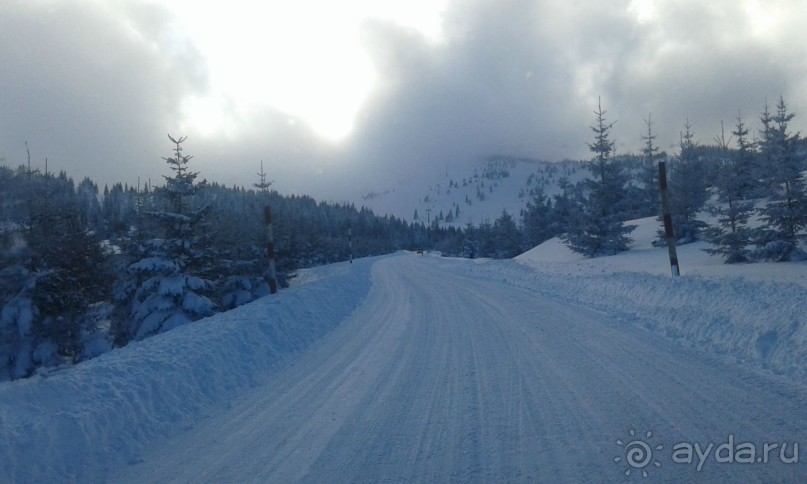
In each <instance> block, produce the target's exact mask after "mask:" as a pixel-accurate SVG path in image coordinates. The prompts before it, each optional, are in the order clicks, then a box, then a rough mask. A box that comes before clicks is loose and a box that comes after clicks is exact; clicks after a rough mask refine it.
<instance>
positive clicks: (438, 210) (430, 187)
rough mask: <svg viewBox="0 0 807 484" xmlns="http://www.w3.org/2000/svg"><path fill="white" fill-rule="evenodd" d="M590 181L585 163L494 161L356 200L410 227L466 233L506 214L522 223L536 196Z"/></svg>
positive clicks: (426, 176) (450, 170) (452, 169)
mask: <svg viewBox="0 0 807 484" xmlns="http://www.w3.org/2000/svg"><path fill="white" fill-rule="evenodd" d="M586 175H587V170H586V169H585V168H584V167H583V166H582V165H581V164H580V163H579V162H573V161H564V162H558V163H550V162H545V161H538V160H532V159H525V158H513V157H506V156H493V157H490V158H488V159H487V160H485V161H482V162H479V163H478V164H477V165H476V166H474V167H472V168H469V167H468V166H467V165H463V166H461V167H446V168H445V169H444V170H441V169H439V168H437V167H435V170H434V172H432V173H423V174H420V175H418V176H417V177H413V178H410V179H408V180H406V181H403V182H401V183H400V184H398V185H397V186H394V187H387V188H384V189H380V190H378V191H374V192H372V193H366V194H364V195H363V196H362V197H361V198H360V199H357V200H354V202H355V203H356V205H357V206H362V205H363V206H366V207H367V208H369V209H371V210H373V212H375V213H377V214H391V215H395V216H396V217H399V218H403V219H405V220H407V221H410V222H411V221H414V220H415V212H417V220H418V221H420V222H423V223H429V222H430V221H433V220H435V219H437V220H438V221H439V223H440V225H441V226H446V225H452V226H455V227H463V226H465V225H466V224H467V223H472V224H474V225H478V224H480V223H482V222H484V221H486V220H487V221H490V222H493V221H494V220H495V219H496V218H498V217H499V216H500V215H501V213H502V211H503V210H506V211H507V212H508V213H510V214H512V215H514V216H515V217H516V218H518V216H519V214H520V212H521V209H523V208H524V207H525V206H526V205H527V203H528V202H529V201H530V199H531V198H532V197H531V195H532V194H533V193H534V192H535V191H536V190H543V192H544V194H546V195H547V196H550V197H551V196H552V195H555V194H557V193H560V191H561V188H560V183H561V182H560V180H561V179H564V178H565V179H566V180H567V181H568V182H569V183H571V184H574V183H576V182H578V181H579V180H580V179H582V178H583V177H585V176H586Z"/></svg>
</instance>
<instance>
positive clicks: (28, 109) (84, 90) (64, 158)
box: [0, 1, 204, 183]
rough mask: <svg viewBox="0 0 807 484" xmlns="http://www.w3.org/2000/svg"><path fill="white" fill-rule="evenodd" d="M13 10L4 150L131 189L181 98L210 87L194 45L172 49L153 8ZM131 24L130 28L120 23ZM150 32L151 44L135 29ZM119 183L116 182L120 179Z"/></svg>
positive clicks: (6, 42)
mask: <svg viewBox="0 0 807 484" xmlns="http://www.w3.org/2000/svg"><path fill="white" fill-rule="evenodd" d="M104 5H105V6H101V4H96V3H93V2H71V3H70V4H69V5H68V4H66V3H61V2H22V1H19V2H10V3H6V4H4V6H3V8H2V9H0V25H2V27H0V59H2V69H0V92H2V93H3V95H2V96H0V112H1V113H2V115H0V149H2V150H3V151H4V153H3V154H4V156H5V157H6V158H7V160H8V162H13V163H17V162H22V161H23V159H22V156H21V153H23V152H24V145H23V142H24V141H26V140H27V141H28V142H29V144H30V146H31V150H32V154H33V155H34V157H35V161H36V162H37V164H38V165H39V166H41V164H42V160H43V159H44V158H45V157H48V158H49V162H50V167H51V169H54V170H60V169H66V170H67V171H68V172H69V173H71V174H74V173H75V174H81V175H83V176H86V175H93V177H94V178H97V177H100V178H102V179H118V180H121V181H127V182H130V183H133V182H134V178H135V177H136V176H137V175H138V174H143V175H146V174H148V173H149V172H152V170H151V169H150V167H148V166H147V165H145V164H147V163H149V162H150V161H152V160H155V159H156V160H157V161H159V157H158V156H156V155H157V152H155V150H154V149H153V148H157V149H159V148H161V146H160V144H159V142H160V141H162V139H163V137H164V136H165V131H166V126H170V125H174V124H176V115H175V113H176V112H177V109H178V107H179V102H180V99H181V98H182V96H183V94H184V93H186V92H192V91H196V90H200V89H204V75H203V73H202V71H201V70H199V69H198V68H194V67H193V66H195V65H197V64H198V63H199V60H198V58H197V57H196V54H195V53H194V52H193V49H192V47H191V46H188V45H184V46H183V45H182V44H178V43H177V42H175V41H173V40H171V41H170V42H169V41H168V39H166V38H165V37H164V36H163V35H162V34H159V33H156V31H158V30H159V31H162V32H165V31H166V30H167V29H168V27H169V19H168V18H167V17H166V14H165V12H163V11H161V10H160V9H159V8H158V7H156V6H147V5H142V6H138V7H131V6H130V7H127V11H128V13H129V14H131V15H128V16H122V15H120V14H121V12H119V11H118V10H116V8H115V7H113V6H112V5H117V3H114V2H111V3H110V4H104ZM123 19H126V20H127V21H129V22H133V23H129V22H124V21H122V20H123ZM146 25H148V26H150V27H149V28H150V29H152V30H154V31H155V33H154V35H148V36H144V35H142V33H141V32H140V31H139V30H138V28H137V27H142V26H146ZM113 177H114V178H113Z"/></svg>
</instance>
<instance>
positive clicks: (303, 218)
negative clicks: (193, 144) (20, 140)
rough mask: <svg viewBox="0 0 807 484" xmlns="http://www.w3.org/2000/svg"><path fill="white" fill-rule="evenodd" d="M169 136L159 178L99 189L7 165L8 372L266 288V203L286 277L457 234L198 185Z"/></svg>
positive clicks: (2, 353) (2, 312) (267, 186)
mask: <svg viewBox="0 0 807 484" xmlns="http://www.w3.org/2000/svg"><path fill="white" fill-rule="evenodd" d="M184 142H185V139H184V138H171V143H172V153H171V155H170V156H167V157H165V158H164V160H165V162H166V164H167V167H168V169H167V172H168V173H169V175H166V176H165V177H164V180H163V184H162V185H161V186H151V185H150V184H149V183H146V184H143V185H142V186H126V185H123V184H121V183H116V184H114V185H112V186H111V187H110V186H106V187H104V188H103V189H102V190H99V187H98V185H97V184H96V183H94V182H93V181H92V180H91V179H89V178H85V179H83V180H82V181H81V182H79V183H78V184H76V183H75V182H74V181H73V179H71V178H69V177H68V176H67V175H66V174H65V173H64V172H61V173H58V174H54V173H50V172H48V171H47V170H45V171H41V170H39V169H35V168H32V166H31V163H30V160H29V161H28V164H27V165H21V166H19V167H18V168H16V169H11V168H9V167H6V166H0V380H4V379H13V378H21V377H26V376H29V375H31V374H32V373H33V372H34V371H35V370H36V369H37V368H39V367H50V366H56V365H60V364H64V363H75V362H78V361H81V360H84V359H88V358H92V357H94V356H97V355H99V354H101V353H103V352H106V351H109V350H110V349H112V348H114V347H121V346H125V345H126V344H128V343H129V342H130V341H133V340H140V339H143V338H146V337H149V336H151V335H154V334H157V333H160V332H163V331H166V330H169V329H171V328H174V327H177V326H179V325H182V324H187V323H189V322H192V321H196V320H198V319H200V318H202V317H205V316H209V315H211V314H213V313H215V312H219V311H224V310H228V309H231V308H234V307H237V306H240V305H242V304H245V303H248V302H250V301H252V300H254V299H256V298H258V297H261V296H263V295H266V294H268V286H267V281H266V274H265V272H266V270H267V245H266V240H265V233H266V228H265V225H264V218H263V209H264V207H265V206H270V207H271V209H272V212H273V219H274V220H273V221H274V224H273V225H274V227H273V229H274V239H275V247H276V251H275V252H276V257H277V271H278V278H279V280H280V283H281V286H284V285H286V283H287V282H288V281H289V279H290V278H293V277H294V275H295V271H296V270H298V269H300V268H305V267H312V266H316V265H321V264H328V263H332V262H337V261H344V260H347V259H348V258H349V256H350V253H349V244H348V233H349V231H352V234H353V244H352V251H353V255H354V257H364V256H371V255H379V254H385V253H390V252H394V251H396V250H400V249H415V248H419V247H424V246H425V245H426V244H427V243H430V244H439V243H441V241H442V240H443V239H445V238H447V237H451V236H455V235H456V234H455V233H456V230H453V229H441V228H438V227H425V226H423V225H416V224H409V223H407V222H405V221H403V220H400V219H397V218H395V217H391V216H378V215H375V214H374V213H373V212H371V211H370V210H368V209H366V208H358V209H357V208H356V207H355V206H354V205H349V204H332V203H325V202H317V201H316V200H314V199H313V198H311V197H308V196H297V195H291V196H286V195H281V194H279V193H278V192H277V191H275V190H272V189H271V182H270V181H267V179H266V173H265V172H264V171H263V168H262V167H261V171H260V172H259V173H258V174H257V175H258V176H257V179H256V183H255V184H254V186H252V187H249V188H244V187H225V186H222V185H219V184H217V183H208V182H207V181H204V180H199V173H198V172H195V171H193V170H192V163H191V158H192V156H189V155H187V154H185V152H184V145H183V143H184Z"/></svg>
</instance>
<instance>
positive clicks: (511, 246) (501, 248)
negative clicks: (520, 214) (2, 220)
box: [493, 210, 522, 259]
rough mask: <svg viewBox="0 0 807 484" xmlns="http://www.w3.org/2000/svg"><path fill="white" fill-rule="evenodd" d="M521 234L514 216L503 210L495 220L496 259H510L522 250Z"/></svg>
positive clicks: (494, 243)
mask: <svg viewBox="0 0 807 484" xmlns="http://www.w3.org/2000/svg"><path fill="white" fill-rule="evenodd" d="M520 239H521V234H520V233H519V231H518V227H517V226H516V223H515V221H514V220H513V216H512V215H510V214H509V213H507V210H502V214H501V215H499V218H497V219H496V221H495V222H493V257H494V258H496V259H510V258H512V257H515V256H517V255H518V254H520V253H521V252H522V250H521V240H520Z"/></svg>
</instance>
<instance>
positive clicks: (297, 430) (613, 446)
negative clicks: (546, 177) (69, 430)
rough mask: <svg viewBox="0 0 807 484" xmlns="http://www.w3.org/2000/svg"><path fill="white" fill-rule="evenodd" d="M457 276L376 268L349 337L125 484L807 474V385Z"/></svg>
mask: <svg viewBox="0 0 807 484" xmlns="http://www.w3.org/2000/svg"><path fill="white" fill-rule="evenodd" d="M455 266H456V267H461V264H460V263H456V264H453V263H451V262H450V261H443V260H440V259H437V258H431V257H418V256H415V255H404V256H400V257H391V258H384V259H381V260H379V261H377V262H376V263H375V265H374V266H373V268H372V275H373V285H372V288H371V289H370V292H369V295H368V296H367V298H366V300H365V301H364V303H363V304H361V305H360V306H359V308H358V309H357V310H356V311H355V312H354V313H353V314H352V315H351V316H350V317H349V319H347V320H346V321H345V322H344V323H342V324H341V325H340V326H339V327H338V328H337V329H336V330H334V331H332V332H330V333H328V334H327V335H326V336H325V337H323V338H322V339H320V340H318V341H317V342H316V343H314V344H313V345H312V346H311V347H310V348H308V349H307V350H305V351H303V352H301V353H299V354H297V355H295V356H293V357H292V358H289V359H288V360H286V361H284V362H283V363H282V364H279V365H277V366H276V367H274V368H273V369H272V370H271V372H270V373H269V374H267V375H264V377H265V378H262V379H261V384H260V386H257V387H255V388H252V389H251V390H249V391H248V393H245V394H242V395H240V396H239V397H238V398H236V399H234V400H233V401H232V402H231V403H230V405H229V406H228V407H227V408H222V409H221V410H219V411H216V412H214V413H213V415H210V416H209V417H207V418H205V419H202V420H199V421H198V422H196V423H195V425H194V426H193V428H190V429H187V430H186V431H184V432H183V433H181V434H179V435H177V436H176V437H174V438H173V439H171V440H169V441H166V442H163V443H161V444H160V445H157V446H152V447H151V450H150V451H149V452H147V453H145V454H143V455H142V458H141V459H139V460H138V461H137V462H132V463H130V465H127V466H125V467H124V468H119V469H113V470H111V472H110V475H109V477H110V481H114V482H298V481H303V482H402V481H420V482H445V481H455V482H457V481H459V482H468V481H472V482H473V481H480V482H511V481H540V482H586V481H589V482H591V481H622V480H626V479H627V480H630V481H633V480H637V481H640V480H643V478H642V471H645V472H646V473H647V474H648V475H649V479H648V480H650V481H653V482H655V481H693V480H695V481H704V482H706V481H709V482H717V481H733V482H755V481H767V482H774V481H775V482H783V481H788V482H798V481H801V482H804V481H805V479H807V450H805V449H799V450H800V451H804V453H805V455H804V456H801V455H799V456H798V457H799V458H800V461H799V462H798V463H793V464H785V463H782V462H781V461H782V460H788V459H789V458H791V457H793V456H794V448H793V445H794V443H800V444H804V445H805V446H807V393H805V391H804V389H803V388H802V387H801V386H799V385H793V384H790V383H788V382H787V380H784V379H779V378H777V377H773V376H767V375H765V374H762V373H759V372H754V371H751V370H746V369H743V368H741V367H740V366H737V365H732V364H729V363H725V362H722V361H719V360H715V359H712V358H709V357H706V356H703V355H701V354H698V353H695V352H693V351H691V350H687V349H683V348H681V347H679V346H676V345H675V344H674V343H672V342H670V341H669V340H667V339H665V338H663V337H661V336H658V335H656V334H653V333H650V332H647V331H644V330H642V329H639V328H638V327H637V326H634V325H626V324H624V323H620V322H619V321H617V320H614V319H612V318H610V317H609V316H608V315H606V314H600V313H597V312H594V311H590V310H587V309H583V308H580V307H574V306H571V305H568V304H566V303H561V302H557V301H555V300H552V299H548V298H546V297H543V296H540V295H538V294H536V293H535V292H532V291H528V290H524V289H519V288H515V287H512V286H510V285H506V284H504V283H502V282H500V281H499V280H497V279H496V278H495V277H491V278H488V279H479V278H473V277H471V276H470V275H469V273H466V272H463V271H462V270H453V267H455ZM625 304H630V301H625ZM631 430H633V431H634V432H633V435H631V433H630V432H631ZM648 432H652V433H651V434H650V435H649V436H648ZM631 441H634V442H633V444H631V443H630V442H631ZM618 442H621V443H618ZM642 444H647V445H646V446H645V445H642ZM696 444H697V446H698V447H697V449H695V445H696ZM709 444H712V447H711V448H709V447H708V446H709ZM721 444H726V445H723V449H722V451H721V452H718V446H720V445H721ZM727 444H731V445H727ZM764 444H768V447H767V448H763V446H764ZM774 444H779V445H778V447H773V445H774ZM783 444H786V447H785V452H783V453H780V450H781V449H782V448H783ZM729 447H730V449H729ZM688 448H689V449H692V453H691V454H690V457H691V459H690V460H691V462H689V463H687V462H685V461H686V460H687V459H686V457H687V453H686V450H687V449H688ZM707 448H708V449H709V450H708V452H707ZM631 450H634V451H637V452H639V451H647V450H649V451H650V452H649V453H647V454H646V456H647V459H645V457H644V456H643V455H640V454H639V453H632V452H631ZM729 450H730V451H731V452H729ZM751 450H753V451H754V454H753V455H751V454H750V452H751ZM697 451H700V454H701V456H699V455H698V452H697ZM703 455H706V457H703ZM729 457H730V458H731V459H729ZM763 458H765V459H763ZM615 459H619V460H618V461H615ZM721 459H723V460H733V461H735V462H734V463H728V462H720V460H721ZM644 460H647V464H648V465H647V466H646V467H641V466H639V464H642V463H643V461H644ZM682 461H683V462H682ZM738 461H739V462H743V461H749V462H748V463H738ZM766 461H767V462H766ZM656 464H658V466H657V465H656ZM699 466H700V469H698V468H699ZM627 470H630V471H631V473H630V475H629V476H626V475H625V472H626V471H627Z"/></svg>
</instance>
